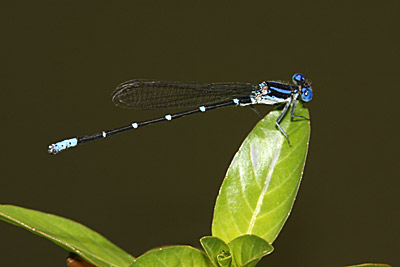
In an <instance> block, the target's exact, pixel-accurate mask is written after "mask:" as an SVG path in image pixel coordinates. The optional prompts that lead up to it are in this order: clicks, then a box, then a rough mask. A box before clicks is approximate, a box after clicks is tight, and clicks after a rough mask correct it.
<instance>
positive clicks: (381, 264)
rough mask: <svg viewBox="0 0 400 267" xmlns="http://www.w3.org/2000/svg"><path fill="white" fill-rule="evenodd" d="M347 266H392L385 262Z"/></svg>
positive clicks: (350, 266)
mask: <svg viewBox="0 0 400 267" xmlns="http://www.w3.org/2000/svg"><path fill="white" fill-rule="evenodd" d="M347 267H391V265H389V264H385V263H361V264H356V265H349V266H347Z"/></svg>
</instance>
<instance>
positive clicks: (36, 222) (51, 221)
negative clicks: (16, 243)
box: [0, 205, 134, 267]
mask: <svg viewBox="0 0 400 267" xmlns="http://www.w3.org/2000/svg"><path fill="white" fill-rule="evenodd" d="M0 219H1V220H3V221H5V222H8V223H11V224H14V225H16V226H19V227H22V228H24V229H26V230H28V231H30V232H32V233H34V234H37V235H39V236H42V237H45V238H47V239H49V240H50V241H52V242H54V243H56V244H57V245H59V246H61V247H63V248H65V249H66V250H68V251H71V252H74V253H75V254H77V255H79V256H81V257H82V258H84V259H85V260H86V261H87V262H89V263H91V264H94V265H96V266H102V267H106V266H129V264H130V263H131V262H133V260H134V258H133V257H132V256H131V255H129V254H128V253H126V252H125V251H123V250H122V249H120V248H119V247H117V246H115V245H114V244H113V243H111V242H110V241H109V240H107V239H106V238H104V237H103V236H101V235H100V234H98V233H96V232H95V231H93V230H91V229H89V228H87V227H86V226H84V225H82V224H80V223H77V222H74V221H72V220H69V219H66V218H63V217H60V216H56V215H53V214H48V213H43V212H40V211H35V210H31V209H26V208H21V207H17V206H12V205H0Z"/></svg>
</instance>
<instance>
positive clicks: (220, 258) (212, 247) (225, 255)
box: [200, 236, 232, 266]
mask: <svg viewBox="0 0 400 267" xmlns="http://www.w3.org/2000/svg"><path fill="white" fill-rule="evenodd" d="M200 243H201V245H202V246H203V248H204V251H205V252H206V253H207V256H208V258H209V259H210V260H211V262H212V263H213V265H214V266H230V264H231V261H232V256H231V254H230V253H229V247H228V245H227V244H225V242H224V241H222V240H221V239H219V238H218V237H214V236H205V237H203V238H201V239H200Z"/></svg>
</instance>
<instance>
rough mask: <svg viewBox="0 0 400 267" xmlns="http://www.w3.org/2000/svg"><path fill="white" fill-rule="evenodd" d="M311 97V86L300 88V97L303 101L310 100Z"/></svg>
mask: <svg viewBox="0 0 400 267" xmlns="http://www.w3.org/2000/svg"><path fill="white" fill-rule="evenodd" d="M312 97H313V93H312V90H311V88H309V87H308V88H307V87H306V88H302V89H301V99H302V100H303V101H304V102H309V101H311V99H312Z"/></svg>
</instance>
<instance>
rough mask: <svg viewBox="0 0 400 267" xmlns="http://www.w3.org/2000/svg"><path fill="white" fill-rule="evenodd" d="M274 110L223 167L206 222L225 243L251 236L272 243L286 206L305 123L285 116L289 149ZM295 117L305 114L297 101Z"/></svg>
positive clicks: (302, 151)
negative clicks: (225, 168) (211, 213)
mask: <svg viewBox="0 0 400 267" xmlns="http://www.w3.org/2000/svg"><path fill="white" fill-rule="evenodd" d="M280 113H281V110H274V111H272V112H270V113H269V114H268V115H267V116H266V117H265V118H264V119H263V120H261V121H260V122H259V123H258V124H257V125H256V127H255V128H254V129H253V131H252V132H251V133H250V134H249V135H248V136H247V138H246V140H245V141H244V142H243V144H242V145H241V147H240V149H239V151H238V152H237V153H236V155H235V157H234V159H233V160H232V163H231V165H230V167H229V169H228V172H227V174H226V177H225V180H224V182H223V184H222V186H221V189H220V193H219V195H218V199H217V203H216V206H215V209H214V219H213V225H212V233H213V236H217V237H219V238H221V239H222V240H224V241H225V242H229V241H231V240H233V239H235V238H236V237H238V236H241V235H246V234H254V235H257V236H259V237H261V238H263V239H265V240H266V241H268V242H269V243H272V242H273V241H274V240H275V239H276V237H277V236H278V234H279V232H280V230H281V229H282V227H283V224H284V223H285V221H286V219H287V217H288V216H289V213H290V211H291V209H292V206H293V203H294V200H295V197H296V194H297V191H298V188H299V185H300V180H301V176H302V174H303V168H304V164H305V160H306V155H307V150H308V142H309V136H310V122H309V121H308V120H305V119H297V118H293V119H291V116H290V114H286V116H285V117H284V119H283V121H282V122H281V126H282V127H283V129H285V131H286V133H287V134H288V136H289V138H290V142H291V143H292V147H289V145H288V142H287V140H286V139H285V137H284V136H283V134H282V133H281V132H280V131H279V130H278V129H277V127H276V125H275V121H276V119H277V117H278V116H279V114H280ZM288 113H289V112H288ZM296 115H299V116H304V117H307V118H308V117H309V114H308V110H307V109H306V108H305V107H304V106H303V104H302V103H298V105H297V106H296Z"/></svg>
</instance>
